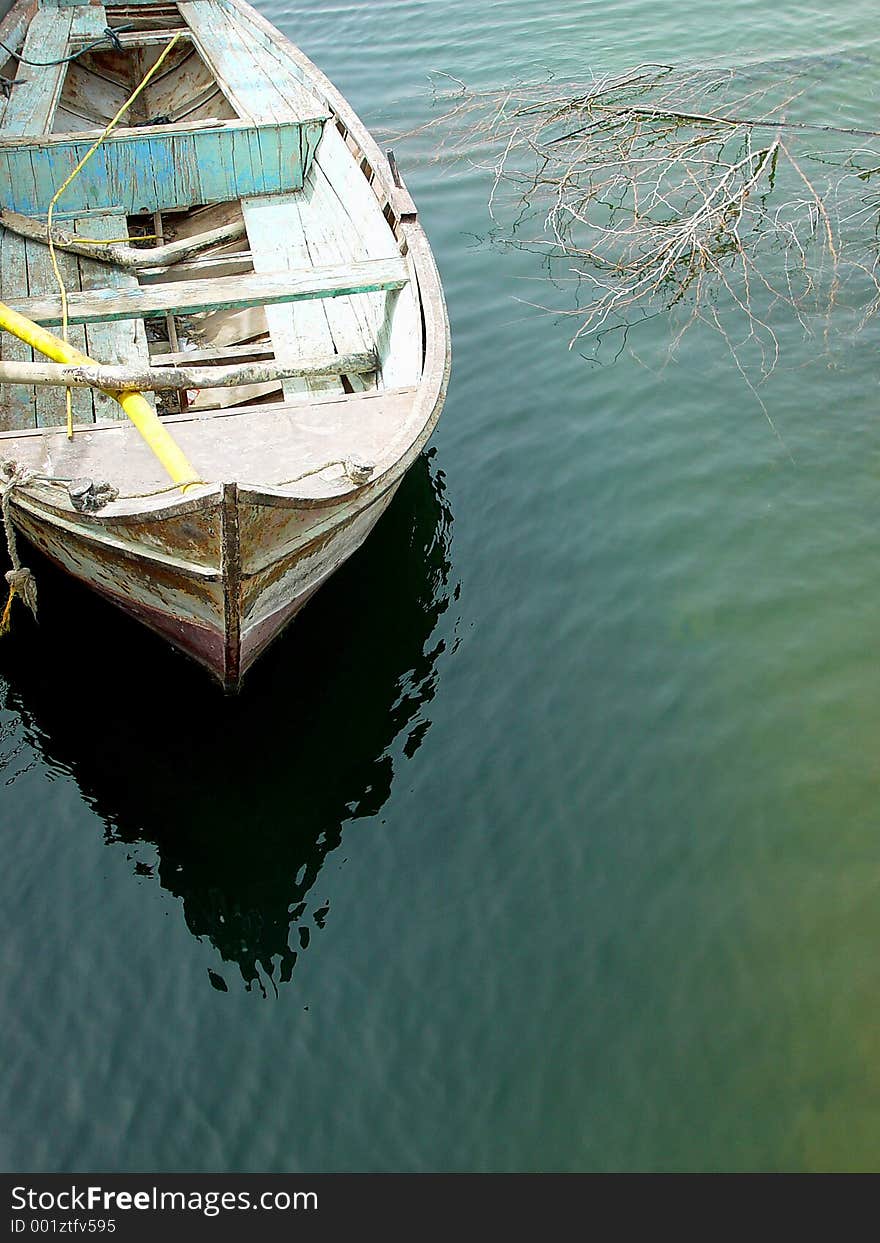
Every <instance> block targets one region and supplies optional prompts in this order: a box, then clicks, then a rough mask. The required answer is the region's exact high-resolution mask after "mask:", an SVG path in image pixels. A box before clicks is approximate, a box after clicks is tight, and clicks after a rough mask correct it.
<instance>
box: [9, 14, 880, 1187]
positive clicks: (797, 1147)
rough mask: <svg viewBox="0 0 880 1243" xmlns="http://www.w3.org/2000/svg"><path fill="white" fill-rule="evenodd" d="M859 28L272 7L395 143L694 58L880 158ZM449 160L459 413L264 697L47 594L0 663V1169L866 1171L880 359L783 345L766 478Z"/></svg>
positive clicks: (471, 176) (877, 1092) (756, 416)
mask: <svg viewBox="0 0 880 1243" xmlns="http://www.w3.org/2000/svg"><path fill="white" fill-rule="evenodd" d="M873 8H874V6H873V5H869V4H867V3H865V2H864V0H857V2H853V3H848V4H846V5H844V6H838V7H837V8H836V9H834V10H832V9H830V8H829V7H826V6H820V5H817V4H809V3H808V4H804V3H798V4H794V3H782V4H775V5H769V4H766V3H761V4H759V3H754V2H753V3H738V4H737V5H735V6H731V5H717V4H710V3H708V0H699V2H698V3H693V4H690V5H687V6H685V5H681V4H673V3H670V2H669V0H654V2H653V3H650V4H648V3H646V0H628V2H626V3H602V4H600V3H587V2H586V0H567V2H566V3H564V4H563V3H559V2H557V3H538V2H536V0H530V2H529V3H526V2H525V0H497V2H495V3H488V4H487V3H481V4H478V3H476V0H444V2H443V3H441V2H440V0H431V2H430V3H414V2H411V0H393V2H392V0H384V2H382V3H380V2H376V0H371V2H370V3H366V2H365V3H360V4H352V3H347V4H344V3H309V4H306V3H289V4H286V5H281V4H278V3H273V4H269V3H268V2H267V3H266V5H265V12H266V13H267V15H268V16H269V17H270V18H272V20H274V21H275V22H276V23H277V24H278V25H280V26H281V27H282V29H284V30H285V31H286V32H288V33H289V34H290V35H291V36H292V37H293V38H294V39H295V40H296V41H297V42H299V43H300V44H301V45H302V46H303V47H304V49H305V50H306V51H307V52H308V53H309V54H310V55H311V56H312V57H313V58H314V59H315V60H316V61H317V62H318V63H319V64H320V65H321V67H322V68H324V69H325V70H326V71H327V72H328V73H329V75H330V76H331V77H332V78H333V79H334V80H335V81H336V83H337V85H338V86H339V87H340V88H341V89H342V90H343V92H344V93H345V94H346V95H347V96H348V97H349V98H350V100H351V101H352V103H353V104H354V105H355V107H356V108H357V109H358V110H359V111H360V113H361V114H362V116H363V117H364V119H365V120H366V121H367V122H368V123H369V124H370V125H371V126H373V127H375V128H376V129H381V128H385V129H388V130H398V131H400V130H404V129H409V128H412V127H413V126H415V125H418V124H420V123H421V122H423V121H424V120H426V119H427V118H428V117H429V116H430V115H432V112H431V98H430V91H429V87H428V81H427V74H428V73H429V71H431V70H435V69H440V70H444V71H446V72H448V73H453V74H456V75H457V76H459V77H461V78H464V79H466V80H467V81H468V82H469V83H470V84H472V85H475V86H485V85H491V84H494V83H498V82H502V81H506V80H512V79H513V78H515V77H517V76H519V77H523V76H528V75H530V74H535V73H543V72H545V71H552V72H554V73H556V74H557V75H559V76H562V77H578V76H581V77H582V76H584V74H585V72H586V71H587V70H588V69H590V68H592V69H595V70H597V71H600V70H604V69H614V68H619V67H622V66H624V65H627V64H631V63H634V62H636V61H638V60H674V61H682V60H688V61H699V60H701V59H702V58H709V57H711V58H719V57H723V58H727V60H728V61H729V62H730V63H741V62H744V61H755V60H760V59H767V58H775V57H805V58H809V59H810V63H811V65H813V66H814V67H815V66H818V69H817V70H816V85H815V88H814V89H813V90H812V92H811V94H810V96H809V98H806V99H804V100H802V101H801V102H800V103H799V104H798V108H799V110H800V111H799V115H801V116H803V117H804V118H805V119H810V120H817V119H818V120H823V119H824V120H833V121H835V122H837V123H841V124H850V125H860V126H868V127H872V126H876V124H877V120H878V110H877V98H878V91H877V88H876V83H877V67H878V62H880V46H878V39H877V35H876V33H875V31H876V22H874V21H873V20H872V19H873V18H874V17H875V13H874V11H873ZM432 141H433V140H432V139H430V138H425V137H422V138H419V139H414V140H410V141H409V142H400V143H398V144H397V153H398V157H399V161H400V163H401V165H402V167H403V170H404V173H405V175H406V176H407V180H408V182H409V185H410V188H411V189H412V191H413V193H414V194H415V196H416V198H417V200H418V202H419V205H420V208H421V211H422V215H423V219H424V223H425V226H426V228H427V230H428V234H429V237H430V239H431V242H432V244H433V246H434V250H435V253H436V256H437V259H438V262H439V265H440V269H441V272H442V276H443V280H444V285H445V289H446V293H447V298H448V302H449V308H450V316H451V321H452V329H453V338H454V351H455V365H454V376H453V383H452V386H451V389H450V394H449V400H448V403H447V407H446V411H445V414H444V417H443V419H442V421H441V425H440V428H439V430H438V433H437V435H436V436H435V439H434V441H433V445H432V449H431V452H430V454H429V455H428V456H427V457H425V458H423V459H422V460H421V461H420V462H419V463H418V465H417V466H416V467H415V469H414V470H413V471H412V473H411V475H410V476H409V477H408V479H407V481H406V484H405V486H404V487H403V488H402V489H401V491H400V493H399V495H398V497H397V498H396V500H395V502H394V505H393V506H392V508H391V509H390V510H389V512H388V514H387V516H386V517H385V518H384V519H383V520H382V523H381V525H380V526H379V527H378V528H377V530H376V532H375V535H374V536H373V537H372V538H371V540H370V541H369V543H368V545H367V546H366V547H365V548H364V549H363V550H362V552H361V553H360V554H359V555H358V556H357V557H356V558H355V559H353V560H352V561H351V562H350V563H349V565H348V566H347V567H346V568H345V569H344V571H342V572H341V573H340V574H339V575H338V576H337V577H336V578H335V579H334V581H333V582H332V583H331V584H330V585H329V586H328V587H326V588H325V589H323V591H322V592H321V593H320V594H319V596H318V597H317V598H316V599H315V601H314V602H313V603H312V604H311V605H310V606H309V609H308V610H307V611H306V613H305V614H304V615H303V616H302V618H301V619H300V620H299V621H298V622H297V623H296V625H295V626H294V628H293V629H292V630H291V631H290V632H289V634H288V636H287V637H286V638H285V639H284V640H283V641H282V642H280V643H279V644H278V645H277V646H276V647H275V648H274V649H273V650H272V651H271V652H270V653H269V654H268V655H267V656H266V657H265V659H264V660H263V661H262V663H261V665H260V666H259V667H258V668H257V670H256V671H255V672H254V675H253V677H252V679H251V681H250V684H249V685H248V686H247V689H246V692H245V693H244V695H243V696H242V698H241V699H240V700H239V701H237V702H232V703H229V702H224V701H222V700H220V699H219V698H218V696H217V695H216V694H215V693H214V691H213V689H212V688H211V686H209V685H208V684H207V683H206V682H205V680H204V679H203V677H202V675H201V674H200V673H198V672H197V671H195V670H190V668H189V666H188V665H187V664H186V663H185V662H183V661H182V660H181V659H180V658H178V657H177V656H175V654H174V653H172V652H170V651H168V650H166V648H165V647H164V646H163V644H162V643H160V642H159V641H157V640H154V639H153V638H152V637H151V636H149V635H147V634H144V633H143V632H141V631H140V630H139V629H138V628H137V627H136V626H134V625H133V624H130V623H129V622H127V621H126V620H125V619H123V618H121V617H120V616H118V615H117V614H116V613H115V612H114V611H113V610H112V609H110V608H109V607H105V606H104V605H102V604H101V603H99V602H97V601H94V600H92V599H91V598H90V597H89V596H88V595H87V594H86V593H84V592H82V591H80V590H79V589H77V588H76V587H74V586H71V585H69V584H68V583H66V582H65V581H63V580H62V579H61V578H60V577H59V576H57V575H55V574H53V573H52V571H51V570H50V569H49V568H48V567H45V566H44V565H43V564H42V563H39V566H38V573H39V580H40V588H41V593H42V594H41V608H42V620H41V625H40V628H39V631H34V630H33V629H32V628H30V627H29V626H28V624H27V622H26V621H25V620H23V618H21V617H19V618H18V620H17V622H16V627H15V632H14V634H13V636H12V637H11V638H7V639H4V640H3V642H2V645H0V679H2V680H0V686H2V700H0V702H2V703H3V708H2V710H0V764H2V773H3V777H4V780H5V785H4V788H3V803H2V807H3V827H4V833H3V843H4V867H3V870H2V882H0V883H2V901H0V921H2V928H0V954H2V973H0V987H2V1007H3V1009H2V1013H3V1020H4V1021H3V1023H2V1025H0V1060H2V1063H3V1066H4V1072H5V1073H4V1075H3V1079H2V1109H0V1130H2V1147H0V1166H2V1167H3V1168H6V1169H16V1170H17V1169H29V1170H157V1171H159V1170H175V1169H185V1170H313V1171H320V1170H585V1169H624V1170H627V1169H651V1170H669V1169H724V1170H732V1169H743V1168H745V1169H755V1168H758V1169H792V1170H800V1169H830V1168H844V1169H855V1168H859V1169H861V1168H874V1169H876V1168H877V1167H878V1164H880V1156H878V1153H880V987H878V985H880V955H878V953H877V943H878V940H880V847H878V842H877V837H876V831H877V826H878V807H877V796H878V792H880V781H878V766H877V756H878V747H880V672H878V661H877V653H876V647H877V641H878V640H877V635H878V618H880V572H878V567H880V422H878V419H877V417H876V407H877V366H876V359H877V346H878V336H880V320H875V321H874V322H873V323H872V324H869V325H868V326H867V327H866V328H865V329H864V330H863V331H862V332H861V333H860V334H855V333H852V332H849V331H847V332H843V333H842V334H841V335H840V337H839V339H836V340H835V341H834V342H833V343H832V347H831V350H830V353H829V352H828V351H826V350H824V349H822V348H819V347H818V346H817V342H816V340H815V339H813V340H804V338H803V333H802V331H801V329H800V327H799V326H797V325H794V324H789V325H785V324H782V325H781V326H780V333H781V341H782V347H783V348H782V358H781V362H780V366H779V368H778V369H777V371H776V373H775V375H774V377H773V378H772V380H771V381H770V382H769V383H768V384H767V385H766V387H765V389H764V390H763V395H764V400H765V402H766V403H767V406H768V409H769V410H770V411H771V413H772V417H773V421H774V423H775V425H776V427H777V428H778V429H779V432H780V435H781V437H782V439H783V441H784V445H783V444H782V443H781V442H780V440H779V439H777V438H776V437H775V436H774V434H773V432H772V431H771V429H770V427H769V425H768V423H767V421H766V419H765V418H764V416H763V414H762V413H761V411H760V409H759V408H758V406H757V405H756V403H755V401H754V399H753V397H752V396H751V394H750V393H749V391H748V389H747V388H746V387H745V386H744V384H743V382H742V380H741V379H740V377H739V375H738V374H737V372H736V371H735V369H734V367H733V366H732V364H731V360H730V356H729V354H728V353H727V352H726V350H725V348H724V346H723V343H722V342H721V341H720V339H719V338H718V337H717V336H714V335H712V334H710V333H708V332H705V333H703V332H701V331H700V330H695V331H694V332H692V333H691V334H690V335H689V336H688V337H687V338H685V340H684V342H683V344H682V347H681V349H680V350H679V352H678V354H677V356H676V359H675V361H674V362H672V363H669V364H668V365H666V366H663V365H662V363H663V361H664V359H665V358H666V346H667V344H668V325H666V324H665V323H664V322H663V321H652V323H651V324H650V325H648V326H646V327H645V328H644V329H643V330H642V333H641V335H640V336H639V337H638V339H637V340H633V342H632V346H633V351H632V352H631V353H626V352H625V353H623V354H622V355H621V356H620V357H619V358H618V360H617V361H616V362H614V363H613V364H611V363H610V361H606V363H605V364H604V365H599V366H591V365H590V364H588V363H586V362H584V361H583V360H582V359H581V358H579V357H578V356H576V355H575V354H572V353H570V352H569V351H568V350H567V348H566V347H567V340H568V335H569V332H568V325H566V324H560V323H558V322H556V321H555V320H554V319H553V318H552V317H551V316H548V315H541V314H539V313H537V312H536V311H534V310H532V309H530V308H529V307H527V306H525V305H524V304H523V302H522V300H521V299H522V297H523V290H524V289H525V290H528V291H531V290H533V289H534V285H533V284H530V283H529V281H530V279H531V278H533V277H534V276H535V274H536V269H535V266H534V262H535V261H534V259H533V258H532V257H530V256H527V255H521V254H511V253H501V252H499V251H497V250H493V249H491V248H488V247H481V246H479V245H477V244H475V240H474V238H475V235H480V234H482V233H485V231H486V228H487V219H486V211H485V202H486V197H487V192H488V187H487V185H486V183H485V181H484V180H483V179H482V178H481V177H480V176H479V175H478V174H476V173H467V172H459V174H458V175H453V173H452V171H451V170H450V169H448V168H447V167H446V165H445V164H444V163H443V162H442V161H441V163H440V164H439V165H438V164H435V163H432V162H431V160H430V155H431V146H432ZM517 299H520V300H517Z"/></svg>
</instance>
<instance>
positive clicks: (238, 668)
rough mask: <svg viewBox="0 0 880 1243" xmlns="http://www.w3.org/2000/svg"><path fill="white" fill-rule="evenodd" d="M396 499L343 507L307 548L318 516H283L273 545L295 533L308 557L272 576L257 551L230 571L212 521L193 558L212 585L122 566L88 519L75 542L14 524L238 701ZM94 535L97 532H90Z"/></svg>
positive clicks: (274, 568) (238, 554) (128, 561)
mask: <svg viewBox="0 0 880 1243" xmlns="http://www.w3.org/2000/svg"><path fill="white" fill-rule="evenodd" d="M396 490H397V485H395V486H394V487H392V488H390V489H388V490H387V491H386V492H384V493H382V494H380V495H379V496H378V497H377V498H376V499H375V500H374V501H373V502H372V503H369V504H366V505H361V506H354V505H352V504H349V505H348V506H342V507H341V508H340V512H339V514H338V515H337V517H338V522H337V524H336V525H335V526H334V527H333V528H332V529H331V530H330V531H322V532H321V534H320V536H319V538H318V539H317V540H314V541H310V540H308V539H307V538H306V539H305V541H304V542H302V532H303V529H304V522H305V531H306V535H307V533H308V524H309V522H311V523H312V524H314V523H315V522H316V515H315V511H301V510H296V509H285V510H284V511H282V513H283V515H284V519H285V520H284V521H283V522H282V523H281V524H280V525H278V524H276V526H275V528H274V529H275V531H276V535H277V536H278V537H279V538H280V542H281V545H282V548H283V547H284V546H285V545H289V543H290V542H291V531H296V532H297V533H299V535H300V540H301V547H300V548H299V550H298V551H295V552H293V553H290V552H287V553H284V552H282V553H281V555H280V556H278V557H277V559H276V560H275V561H270V563H269V564H268V566H267V565H265V564H264V563H265V554H266V550H265V549H264V548H262V547H261V546H260V545H259V543H256V542H254V543H252V544H251V546H250V548H249V550H246V556H245V560H244V561H243V560H242V549H241V546H240V545H238V546H237V547H236V549H235V551H234V558H235V560H236V562H237V564H234V565H233V564H232V563H231V561H230V557H229V550H228V548H227V546H226V545H225V544H224V539H223V531H224V523H218V522H215V521H212V520H208V521H205V522H204V523H202V524H201V527H200V529H201V530H203V531H204V532H206V533H209V535H208V537H207V538H208V540H209V542H213V543H214V547H213V549H211V548H210V547H209V546H204V545H203V546H199V547H197V548H193V547H190V548H189V551H190V553H191V554H197V555H198V556H199V560H200V561H203V562H210V558H211V557H213V560H214V563H215V564H216V566H217V572H216V573H212V572H211V570H210V569H209V568H208V566H207V565H206V567H205V577H206V579H207V581H198V580H190V581H187V577H186V576H185V575H184V574H182V573H179V574H177V575H171V574H169V573H168V572H166V571H164V570H160V571H157V567H156V566H155V565H153V564H151V563H150V562H149V561H148V560H147V556H148V555H149V552H148V549H147V548H145V549H144V552H145V557H144V558H143V560H142V561H141V562H140V564H139V563H138V558H137V555H136V553H134V552H133V551H132V552H130V553H126V555H125V556H121V555H120V554H119V553H118V550H116V549H115V548H113V547H112V546H110V545H108V544H107V543H105V542H102V541H101V539H100V538H99V536H98V535H97V533H96V532H95V530H94V527H95V525H96V524H95V523H94V522H92V523H89V520H88V519H82V520H81V521H82V523H83V528H84V529H83V532H82V533H81V534H80V535H79V536H75V535H74V536H71V532H70V531H69V529H67V526H65V527H64V528H61V527H59V526H57V525H56V524H54V523H53V522H52V520H51V517H50V516H49V515H45V516H44V517H43V520H42V521H40V520H38V519H37V517H36V515H35V514H33V512H27V513H23V512H22V511H21V510H20V509H18V507H15V509H14V518H15V523H16V526H17V527H18V528H19V530H20V531H21V532H22V534H23V535H25V536H26V537H27V538H28V539H29V540H30V541H31V542H32V543H33V544H34V545H35V546H36V547H38V548H39V549H40V551H41V552H43V553H44V554H45V555H46V556H47V557H49V558H50V559H51V560H52V561H54V562H55V564H56V565H58V566H59V567H60V568H61V569H63V570H65V571H66V572H67V573H69V574H70V575H72V576H73V577H74V578H77V579H79V580H80V581H81V582H83V583H85V584H86V585H87V586H89V587H91V588H92V589H93V590H95V591H97V592H98V593H99V594H100V595H101V596H103V597H104V598H105V599H106V600H109V601H110V602H111V603H112V604H115V605H116V606H117V607H118V608H120V609H122V610H123V611H124V612H126V613H127V614H129V615H130V616H131V617H133V618H135V619H136V620H137V621H140V622H142V623H143V624H144V625H145V626H147V627H148V628H149V629H150V630H153V631H155V632H156V633H157V634H159V635H161V636H162V637H163V638H164V639H166V640H168V642H170V643H171V644H172V645H173V646H174V647H176V648H178V649H179V650H180V651H182V652H184V653H186V655H188V656H190V657H192V658H193V659H194V660H196V661H197V662H198V663H199V664H200V665H202V666H204V668H206V669H208V670H209V671H210V672H211V673H212V674H213V675H214V676H215V677H216V678H217V679H218V680H219V681H220V682H221V683H222V684H223V685H224V687H225V688H226V689H227V690H231V691H233V690H237V689H238V687H239V685H240V681H241V677H242V676H243V674H244V672H245V671H246V670H247V669H248V668H250V666H251V665H252V664H253V663H254V661H255V660H256V659H257V657H258V656H259V655H260V654H261V653H262V652H264V651H265V650H266V648H267V647H268V646H269V644H270V643H271V642H272V640H273V639H275V638H276V637H277V636H278V635H279V634H280V632H281V631H282V630H283V629H284V628H285V627H286V626H287V625H288V623H289V622H290V621H292V619H293V618H294V617H295V616H296V614H297V613H298V612H299V611H300V609H301V608H302V607H303V606H304V605H305V604H306V603H307V602H308V601H309V600H310V599H311V597H312V596H313V595H314V594H315V592H316V591H317V590H318V588H319V587H320V586H322V584H323V583H325V582H326V581H327V580H328V579H329V578H330V577H331V576H332V574H333V573H334V571H335V570H336V569H338V568H339V566H340V565H342V564H343V562H345V561H346V560H347V559H348V558H349V557H350V556H351V555H352V553H354V552H355V551H356V550H357V549H358V548H359V547H360V546H361V544H362V543H363V542H364V540H365V539H366V537H367V536H368V535H369V533H370V531H371V530H372V529H373V527H374V526H375V524H376V522H377V521H378V519H379V518H380V517H381V515H382V514H383V513H384V511H385V509H386V508H387V506H388V504H389V503H390V501H391V498H392V496H393V495H394V493H395V492H396ZM237 510H238V506H237V505H236V511H235V513H234V515H233V516H232V518H230V517H229V516H227V518H226V519H225V525H226V529H228V525H229V523H230V521H231V522H232V523H233V524H234V525H235V526H236V527H237V526H238V517H239V515H238V512H237ZM318 516H320V515H318ZM68 525H69V524H68ZM189 525H190V527H192V525H193V524H192V523H191V522H190V523H189ZM88 526H91V527H92V530H91V531H88V532H87V527H88ZM258 526H259V524H257V527H258ZM248 551H249V556H250V558H251V559H255V558H256V557H257V556H258V555H259V557H260V561H261V568H260V570H259V572H258V573H257V574H256V575H249V574H248V572H247V555H248Z"/></svg>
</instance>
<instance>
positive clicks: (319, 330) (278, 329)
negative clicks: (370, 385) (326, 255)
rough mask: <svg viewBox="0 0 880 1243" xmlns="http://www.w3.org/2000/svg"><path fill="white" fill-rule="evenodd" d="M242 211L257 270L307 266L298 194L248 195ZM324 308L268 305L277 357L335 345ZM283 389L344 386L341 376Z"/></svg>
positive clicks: (300, 382)
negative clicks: (258, 197)
mask: <svg viewBox="0 0 880 1243" xmlns="http://www.w3.org/2000/svg"><path fill="white" fill-rule="evenodd" d="M242 211H243V212H244V218H245V222H246V224H247V229H248V240H249V242H250V246H251V254H252V255H253V261H254V270H255V271H256V272H270V271H272V270H277V268H278V267H279V266H280V267H284V268H286V269H287V270H288V271H296V270H299V271H303V270H308V269H309V268H310V267H311V266H312V257H311V255H310V253H309V248H308V245H307V243H306V239H305V234H304V230H303V227H302V222H301V219H300V214H299V196H298V195H286V196H284V197H283V198H260V199H245V200H243V201H242ZM325 307H326V304H325V303H324V302H301V303H294V304H290V305H287V306H277V307H267V308H266V320H267V322H268V325H269V333H270V335H271V337H272V344H273V345H274V347H275V357H276V358H277V359H278V360H279V362H291V361H292V360H294V359H295V358H296V357H297V356H298V355H299V354H301V353H302V352H303V351H304V350H305V351H309V350H314V351H317V352H328V351H333V350H334V349H335V345H334V342H333V336H332V334H331V332H330V326H329V324H328V322H327V313H326V309H325ZM282 388H283V392H284V396H285V398H289V397H292V396H294V395H295V394H297V393H327V392H330V393H334V392H335V393H342V392H343V391H344V390H343V386H342V381H341V379H340V377H339V376H338V375H337V376H327V377H324V378H323V379H320V380H319V379H312V380H305V379H302V380H288V381H286V382H285V383H284V384H283V386H282Z"/></svg>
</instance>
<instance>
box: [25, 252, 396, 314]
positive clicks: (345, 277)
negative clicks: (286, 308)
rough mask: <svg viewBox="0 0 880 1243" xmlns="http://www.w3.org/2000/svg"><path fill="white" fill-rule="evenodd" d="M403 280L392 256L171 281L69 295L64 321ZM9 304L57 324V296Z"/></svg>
mask: <svg viewBox="0 0 880 1243" xmlns="http://www.w3.org/2000/svg"><path fill="white" fill-rule="evenodd" d="M407 280H408V273H407V268H406V264H405V263H404V261H403V259H402V258H400V257H399V256H398V257H397V258H396V259H372V260H367V261H365V262H362V263H350V264H337V265H332V266H327V267H316V268H312V269H311V270H309V271H305V272H248V273H245V274H244V275H241V276H227V277H225V278H224V279H223V280H219V281H213V280H193V281H175V282H171V283H169V284H164V285H149V286H138V287H136V288H134V289H112V288H110V289H106V288H105V289H98V290H94V291H91V292H89V293H79V294H76V293H74V294H71V296H70V298H69V299H68V311H69V321H70V323H71V324H90V323H94V322H96V321H100V320H117V319H140V318H150V317H152V316H156V315H165V314H167V313H168V312H169V311H170V312H172V313H173V314H175V315H193V314H196V313H197V312H199V311H204V310H207V309H217V310H219V309H231V308H234V307H248V306H273V305H275V304H277V303H282V302H299V301H304V300H307V299H310V298H332V297H339V296H340V295H345V294H354V293H368V292H371V291H374V290H377V289H399V288H400V287H401V286H403V285H404V284H406V281H407ZM11 305H13V306H14V307H15V309H16V310H17V311H19V312H21V314H23V315H27V316H29V318H31V319H33V320H36V321H37V323H41V324H57V323H60V321H61V300H60V298H57V297H45V298H17V299H15V300H14V301H13V302H12V303H11Z"/></svg>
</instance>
